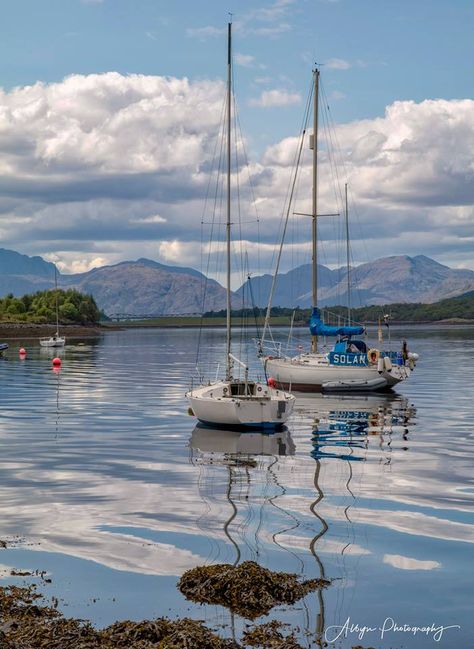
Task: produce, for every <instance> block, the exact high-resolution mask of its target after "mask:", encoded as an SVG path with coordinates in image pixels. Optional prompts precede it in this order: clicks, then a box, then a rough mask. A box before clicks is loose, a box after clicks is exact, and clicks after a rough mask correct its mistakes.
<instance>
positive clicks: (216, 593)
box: [178, 561, 330, 620]
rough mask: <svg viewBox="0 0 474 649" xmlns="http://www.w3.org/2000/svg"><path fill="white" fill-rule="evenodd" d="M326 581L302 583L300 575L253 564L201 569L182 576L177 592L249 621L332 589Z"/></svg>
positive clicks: (194, 569) (199, 567) (314, 580)
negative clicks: (320, 591) (312, 592)
mask: <svg viewBox="0 0 474 649" xmlns="http://www.w3.org/2000/svg"><path fill="white" fill-rule="evenodd" d="M329 583H330V582H329V581H327V580H326V579H309V580H307V581H299V580H298V575H295V574H292V573H286V572H272V571H271V570H268V569H267V568H262V567H261V566H259V565H258V564H257V563H255V562H254V561H244V562H243V563H242V564H240V565H239V566H232V565H230V564H227V563H224V564H217V565H213V566H198V567H197V568H193V569H191V570H188V571H187V572H185V573H184V574H183V576H182V577H181V579H180V580H179V582H178V588H179V590H180V591H181V592H182V593H183V595H184V596H185V597H186V598H187V599H189V600H191V601H193V602H199V603H201V604H221V605H222V606H225V607H227V608H229V609H230V610H231V611H233V612H235V613H238V614H239V615H241V616H243V617H245V618H248V619H250V620H253V619H255V618H256V617H260V616H261V615H266V614H267V613H268V612H269V611H270V610H271V609H272V608H273V607H274V606H277V605H278V604H294V603H295V602H296V601H297V600H299V599H301V598H302V597H304V596H305V595H306V594H307V593H309V592H311V591H314V590H317V589H319V588H324V587H326V586H328V585H329Z"/></svg>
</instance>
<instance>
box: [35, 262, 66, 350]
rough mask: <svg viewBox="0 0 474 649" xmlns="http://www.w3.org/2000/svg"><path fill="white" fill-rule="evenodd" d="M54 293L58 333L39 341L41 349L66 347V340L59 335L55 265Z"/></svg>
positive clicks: (55, 269)
mask: <svg viewBox="0 0 474 649" xmlns="http://www.w3.org/2000/svg"><path fill="white" fill-rule="evenodd" d="M54 291H55V294H56V333H55V334H53V335H52V336H45V337H43V338H40V339H39V344H40V345H41V347H64V345H65V344H66V338H65V337H64V336H60V335H59V305H58V269H57V268H56V264H55V265H54Z"/></svg>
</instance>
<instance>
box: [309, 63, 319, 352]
mask: <svg viewBox="0 0 474 649" xmlns="http://www.w3.org/2000/svg"><path fill="white" fill-rule="evenodd" d="M313 76H314V95H313V137H312V138H311V139H310V146H311V148H312V149H313V205H312V216H313V227H312V239H313V256H312V262H313V307H317V306H318V249H317V248H318V228H317V220H316V219H317V200H318V100H319V97H318V93H319V70H318V69H317V68H315V69H314V71H313ZM311 351H312V352H313V353H316V352H317V351H318V337H317V336H311Z"/></svg>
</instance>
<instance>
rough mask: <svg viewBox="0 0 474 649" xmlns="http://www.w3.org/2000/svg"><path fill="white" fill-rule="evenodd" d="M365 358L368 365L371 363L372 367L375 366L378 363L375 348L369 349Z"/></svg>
mask: <svg viewBox="0 0 474 649" xmlns="http://www.w3.org/2000/svg"><path fill="white" fill-rule="evenodd" d="M367 358H368V359H369V363H372V365H375V364H376V363H377V362H378V360H379V358H380V352H379V350H378V349H375V347H373V348H372V349H369V351H368V352H367Z"/></svg>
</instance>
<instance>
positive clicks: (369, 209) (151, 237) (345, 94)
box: [0, 0, 474, 282]
mask: <svg viewBox="0 0 474 649" xmlns="http://www.w3.org/2000/svg"><path fill="white" fill-rule="evenodd" d="M228 12H232V14H233V15H232V22H233V55H234V56H233V60H234V78H235V91H236V102H237V106H238V114H239V125H240V128H241V130H242V134H243V136H242V137H243V140H242V142H241V143H240V144H239V150H240V154H243V152H244V150H245V152H246V158H244V157H243V156H242V157H241V158H239V160H240V161H237V162H236V169H237V168H239V175H238V177H237V172H236V169H235V170H234V171H235V173H234V175H233V186H234V187H236V186H237V182H238V186H239V190H241V194H239V196H240V200H241V204H240V208H241V212H242V213H243V214H245V216H244V217H242V223H243V225H240V226H239V227H238V228H237V229H235V232H234V238H235V239H236V243H235V247H236V250H246V251H247V252H248V255H249V258H250V261H249V266H250V267H251V269H252V272H268V271H269V270H270V268H271V266H272V260H273V259H274V253H275V246H276V245H277V239H278V232H279V228H281V218H282V214H283V213H284V210H285V198H286V195H287V192H288V187H289V184H290V181H291V174H292V169H293V160H294V156H295V151H296V148H297V146H298V137H299V131H300V126H301V123H302V118H303V113H304V107H305V102H306V98H307V93H308V89H309V86H310V83H311V73H312V68H313V66H314V64H315V63H317V64H318V65H319V67H320V70H321V82H322V89H323V93H324V94H323V100H322V102H323V104H324V110H325V111H326V114H327V116H328V118H329V119H330V124H331V128H330V129H329V130H326V131H324V130H323V133H322V134H321V137H320V148H321V154H320V172H319V187H318V189H319V195H320V203H319V205H320V209H321V210H322V212H323V213H326V212H330V213H333V212H334V213H340V212H341V211H342V210H343V206H342V205H341V200H340V194H341V186H342V185H343V184H344V182H348V184H349V197H350V202H349V210H350V222H351V250H352V262H353V263H355V264H358V263H363V262H366V261H369V260H372V259H375V258H378V257H382V256H387V255H405V254H406V255H410V256H414V255H418V254H424V255H428V256H430V257H433V258H434V259H436V260H437V261H439V262H441V263H444V264H447V265H449V266H452V267H459V268H473V269H474V259H473V252H474V218H473V217H474V209H473V203H474V162H473V161H474V101H473V99H472V88H473V85H474V84H473V82H474V72H473V66H472V61H473V60H474V51H473V50H474V45H473V42H474V41H473V39H472V31H473V27H474V3H472V1H471V0H456V1H455V2H452V1H451V2H448V1H440V0H429V1H428V0H418V1H417V2H412V1H408V0H399V1H398V2H395V1H392V0H273V1H272V0H269V1H268V2H265V1H262V2H256V1H248V0H241V1H240V2H239V3H236V4H234V6H232V5H229V6H225V5H224V4H223V3H222V2H221V1H218V0H208V1H206V2H191V1H189V0H176V1H175V2H170V1H169V0H168V1H164V0H153V1H151V0H47V1H46V2H38V0H16V2H15V3H12V2H9V3H7V2H5V3H2V23H1V28H0V29H1V38H0V247H4V248H9V249H13V250H17V251H19V252H22V253H25V254H29V255H34V254H39V255H41V256H43V257H45V258H47V259H49V260H52V261H56V262H57V263H58V266H59V268H60V269H61V271H62V272H83V271H86V270H88V269H90V268H92V267H94V266H100V265H104V264H110V263H116V262H119V261H123V260H126V259H137V258H139V257H148V258H151V259H155V260H157V261H160V262H163V263H168V264H171V265H182V266H193V267H195V268H199V269H201V270H206V269H208V270H209V271H210V272H211V274H213V276H215V277H217V276H218V275H219V271H218V266H219V259H220V257H222V246H219V245H215V246H214V248H212V250H211V261H210V263H209V266H207V265H206V264H207V262H206V259H207V258H206V254H207V251H208V247H209V246H208V245H206V244H205V243H204V244H203V241H204V242H205V241H206V236H207V234H208V232H206V227H205V226H206V224H208V220H207V219H208V218H209V217H207V216H205V212H204V210H205V207H206V206H207V207H208V208H209V206H210V202H209V201H207V202H206V195H208V192H209V187H211V188H212V187H213V182H214V178H213V175H212V169H213V159H214V157H215V150H216V138H217V135H218V133H219V129H220V121H221V114H222V105H223V100H224V94H225V86H224V83H225V76H226V29H227V27H226V23H227V21H228V20H229V14H228ZM335 143H336V144H337V146H336V147H335V149H336V150H337V155H336V154H332V153H331V148H332V146H333V145H334V144H335ZM336 159H337V161H338V163H339V164H338V168H339V170H338V171H336V172H335V171H334V164H333V163H334V161H335V160H336ZM301 169H302V170H301V176H300V180H299V182H298V202H297V210H298V211H301V212H308V211H310V197H311V173H310V158H309V156H308V155H306V156H305V158H304V159H303V164H302V168H301ZM336 185H337V186H336ZM211 193H212V189H211ZM234 195H235V192H234ZM210 207H211V209H212V205H211V206H210ZM318 212H319V208H318ZM247 215H249V216H247ZM257 216H258V219H259V224H258V226H257V227H256V225H255V221H256V218H257ZM201 221H204V222H205V225H204V226H202V225H201ZM320 223H321V227H320V235H321V247H320V260H321V261H322V262H323V263H326V264H328V265H331V266H337V265H339V264H340V263H341V262H342V256H343V253H342V250H343V248H342V247H341V245H342V244H341V236H340V235H341V232H342V229H343V224H342V217H333V218H328V219H320ZM219 231H220V229H219V228H217V230H216V231H215V233H214V236H215V235H216V233H218V232H219ZM288 237H289V239H288V246H287V247H286V249H285V250H286V255H285V257H284V261H283V269H288V268H290V267H292V266H294V265H297V264H298V263H303V262H307V261H309V259H310V243H309V237H310V227H309V221H308V219H306V220H305V218H304V217H301V218H299V219H297V218H295V219H293V220H292V224H291V225H290V228H289V234H288ZM234 281H235V282H237V278H234Z"/></svg>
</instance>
